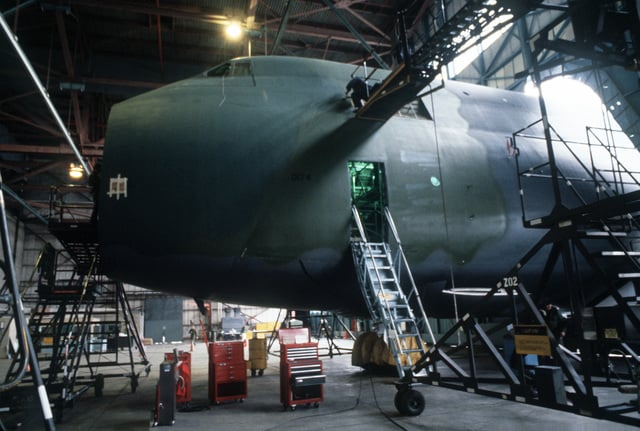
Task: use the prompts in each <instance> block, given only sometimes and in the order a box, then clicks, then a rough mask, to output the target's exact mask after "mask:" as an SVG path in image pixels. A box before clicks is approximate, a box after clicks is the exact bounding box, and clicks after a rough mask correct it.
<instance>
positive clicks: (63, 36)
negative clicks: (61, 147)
mask: <svg viewBox="0 0 640 431" xmlns="http://www.w3.org/2000/svg"><path fill="white" fill-rule="evenodd" d="M56 24H57V26H58V35H59V36H60V45H61V46H62V57H63V58H64V64H65V66H66V69H67V75H68V76H69V79H70V80H71V81H74V80H75V77H76V73H75V68H74V66H73V60H72V59H71V50H70V49H69V39H68V38H67V26H66V25H65V23H64V16H63V15H62V11H60V10H57V11H56ZM70 92H71V105H72V107H73V117H74V118H75V124H76V132H77V133H78V138H79V139H80V149H82V148H83V147H84V144H85V143H86V142H87V140H88V135H87V130H86V129H85V127H84V121H83V119H82V113H81V111H80V101H79V100H78V90H75V89H72V90H70Z"/></svg>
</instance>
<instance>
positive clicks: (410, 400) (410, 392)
mask: <svg viewBox="0 0 640 431" xmlns="http://www.w3.org/2000/svg"><path fill="white" fill-rule="evenodd" d="M394 403H395V405H396V408H397V409H398V411H399V412H400V413H401V414H402V415H404V416H418V415H419V414H421V413H422V412H423V411H424V407H425V400H424V396H423V395H422V393H420V392H418V391H416V390H415V389H407V390H405V391H398V392H397V393H396V397H395V399H394Z"/></svg>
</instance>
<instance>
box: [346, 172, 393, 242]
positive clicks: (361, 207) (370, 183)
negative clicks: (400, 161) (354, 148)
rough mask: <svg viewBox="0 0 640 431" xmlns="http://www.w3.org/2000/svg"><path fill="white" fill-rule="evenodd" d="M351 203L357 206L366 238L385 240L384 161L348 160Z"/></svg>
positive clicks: (376, 240)
mask: <svg viewBox="0 0 640 431" xmlns="http://www.w3.org/2000/svg"><path fill="white" fill-rule="evenodd" d="M349 177H350V180H351V203H352V204H353V205H355V206H356V208H358V212H359V213H360V218H361V219H362V224H363V226H364V229H365V233H366V235H367V240H369V241H373V242H383V241H386V237H387V233H386V232H387V230H386V228H385V223H384V214H383V210H384V207H385V206H387V184H386V179H385V174H384V163H380V162H365V161H350V162H349Z"/></svg>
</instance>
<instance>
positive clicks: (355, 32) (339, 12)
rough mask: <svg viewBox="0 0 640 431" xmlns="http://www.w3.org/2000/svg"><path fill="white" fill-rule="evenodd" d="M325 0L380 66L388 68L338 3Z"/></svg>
mask: <svg viewBox="0 0 640 431" xmlns="http://www.w3.org/2000/svg"><path fill="white" fill-rule="evenodd" d="M323 2H324V3H325V4H326V5H327V6H328V7H329V8H330V9H331V11H332V12H333V13H334V14H335V15H336V16H337V17H338V19H339V20H340V21H341V22H342V24H344V26H345V27H346V28H347V30H349V31H350V32H351V34H353V35H354V36H355V38H356V39H358V40H359V41H360V45H362V47H363V48H364V49H365V50H367V52H368V53H369V54H371V56H372V57H373V58H374V59H375V60H376V61H377V62H378V64H379V65H380V67H382V68H384V69H388V68H389V65H388V64H387V63H386V62H385V61H384V60H383V59H382V57H380V56H379V55H378V54H377V53H376V52H375V51H374V49H373V48H371V46H370V45H369V44H368V43H367V41H366V40H365V39H364V38H363V37H362V35H361V34H360V32H359V31H358V30H356V28H355V27H354V26H353V25H351V23H350V22H349V20H348V19H347V18H346V17H345V16H344V15H343V14H342V12H341V11H340V10H339V9H338V8H337V7H336V5H335V4H334V3H333V2H332V1H331V0H323Z"/></svg>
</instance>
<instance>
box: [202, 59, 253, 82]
mask: <svg viewBox="0 0 640 431" xmlns="http://www.w3.org/2000/svg"><path fill="white" fill-rule="evenodd" d="M206 75H207V76H209V77H222V76H224V77H225V78H235V77H243V76H251V75H252V73H251V63H250V62H248V61H236V62H232V63H224V64H221V65H220V66H216V67H214V68H213V69H211V70H209V71H207V73H206Z"/></svg>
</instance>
